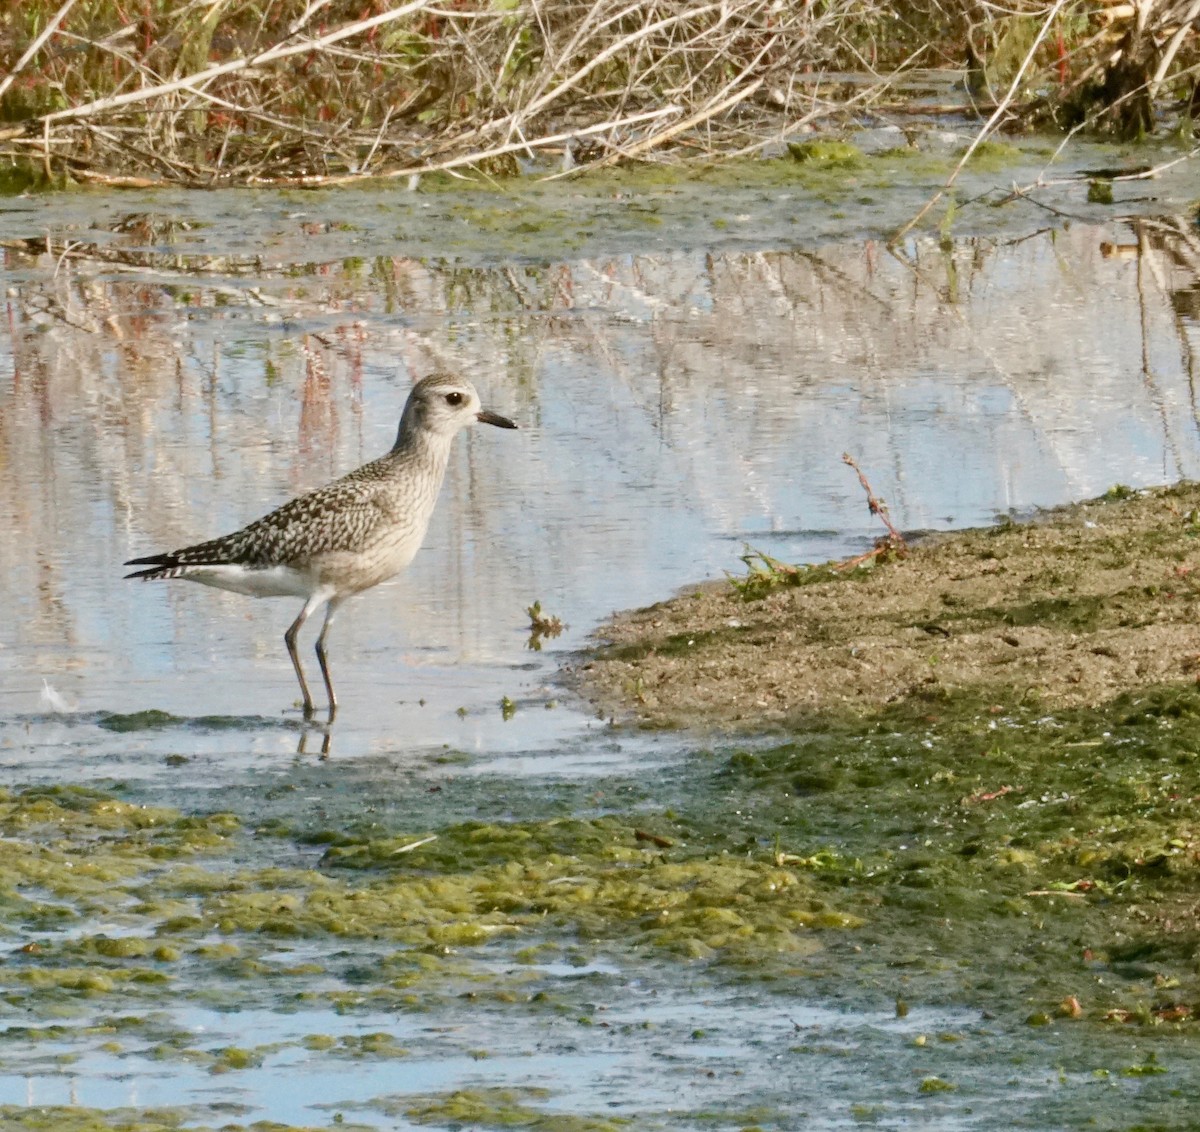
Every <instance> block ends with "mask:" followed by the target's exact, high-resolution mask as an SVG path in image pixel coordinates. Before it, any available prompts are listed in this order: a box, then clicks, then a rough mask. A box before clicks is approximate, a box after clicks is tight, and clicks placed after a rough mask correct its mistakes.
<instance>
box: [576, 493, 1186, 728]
mask: <svg viewBox="0 0 1200 1132" xmlns="http://www.w3.org/2000/svg"><path fill="white" fill-rule="evenodd" d="M1198 538H1200V486H1198V485H1196V484H1190V483H1185V484H1179V485H1176V486H1172V487H1165V488H1158V489H1153V490H1149V491H1143V492H1136V493H1135V492H1132V491H1129V490H1127V489H1124V488H1120V487H1117V488H1114V489H1112V490H1111V491H1110V492H1109V493H1107V494H1106V495H1105V496H1103V497H1101V498H1099V499H1095V500H1090V501H1088V502H1084V503H1079V504H1074V505H1071V506H1067V507H1063V508H1057V509H1054V510H1050V511H1046V512H1043V513H1040V514H1038V515H1037V516H1036V517H1034V518H1033V519H1032V520H1031V521H1029V522H1022V523H1014V522H1011V521H1005V522H1003V523H1000V524H997V525H996V526H993V527H991V528H982V529H975V530H966V531H960V532H955V533H952V534H936V535H932V536H929V537H927V538H924V539H922V540H920V541H919V542H918V543H917V544H916V545H914V546H912V547H911V550H910V553H909V554H908V555H907V557H904V558H893V559H892V560H890V561H886V562H883V563H881V564H877V563H876V562H875V561H874V560H869V561H867V562H866V563H864V564H862V565H860V566H857V567H851V568H848V569H843V568H841V567H840V566H838V565H836V564H826V565H815V566H811V567H806V568H802V569H801V570H800V572H799V573H798V574H795V575H792V574H785V573H782V572H781V573H779V574H777V575H776V576H775V577H771V576H769V572H768V571H765V570H763V569H762V567H761V565H760V567H759V571H758V574H756V576H755V577H754V578H753V579H751V587H752V588H753V589H754V590H755V592H756V593H757V594H760V595H761V596H757V597H755V598H752V599H751V600H746V598H744V597H743V596H742V595H741V594H740V593H739V588H740V587H739V585H736V584H734V583H736V582H738V579H737V578H735V579H734V580H733V583H725V582H713V583H708V584H703V585H700V586H692V587H688V589H687V590H685V591H684V592H682V593H681V594H680V595H679V596H677V597H675V598H673V599H672V600H669V601H665V602H661V603H659V604H656V605H653V606H650V607H649V608H646V609H641V610H635V611H632V612H628V613H622V614H619V615H617V616H616V617H615V618H613V619H612V620H611V621H610V622H609V623H608V624H606V625H605V626H603V628H602V629H601V630H600V631H599V632H598V634H597V636H598V637H599V639H600V641H601V644H600V645H599V647H597V648H596V649H595V650H594V651H592V652H591V653H589V654H587V655H586V656H585V657H583V658H582V659H581V660H579V661H577V662H576V663H575V664H573V665H572V666H571V669H570V673H569V679H570V682H571V683H572V685H573V686H574V687H576V688H577V689H578V690H579V691H580V692H581V693H582V694H583V695H585V696H586V697H587V698H589V699H590V700H591V701H592V702H593V703H594V704H595V705H596V706H597V708H598V710H599V711H601V712H602V713H604V714H605V715H607V716H612V717H616V718H621V719H626V720H633V721H636V722H637V723H638V724H640V725H642V726H647V727H656V728H657V727H688V728H700V729H702V730H706V731H712V732H719V733H727V734H754V733H760V732H764V731H766V732H778V731H781V730H792V729H797V728H803V727H804V726H805V724H806V723H807V722H808V721H809V719H810V717H812V716H814V715H820V714H822V713H835V714H839V715H840V714H845V713H852V714H866V713H873V712H877V711H880V710H883V709H885V708H887V707H888V706H890V705H894V704H897V703H900V702H902V701H906V700H915V701H919V702H926V703H934V702H936V701H938V700H939V699H944V698H946V697H948V696H953V695H956V694H961V693H969V694H970V695H971V696H973V697H977V698H979V699H981V700H989V701H993V702H994V703H995V704H996V705H998V706H999V707H1005V706H1010V705H1013V704H1026V705H1041V706H1042V707H1045V708H1046V709H1051V710H1053V709H1058V708H1079V707H1095V706H1097V705H1099V704H1101V703H1103V702H1105V701H1107V700H1110V699H1111V698H1113V697H1114V696H1116V695H1118V694H1120V693H1122V692H1131V691H1134V690H1137V689H1139V688H1145V687H1150V686H1152V685H1156V684H1163V683H1173V682H1179V683H1186V684H1194V683H1195V680H1196V672H1197V664H1198V661H1200V625H1198V622H1200V578H1198V577H1196V576H1194V574H1193V569H1194V566H1195V563H1196V561H1197V557H1198V555H1200V545H1198V543H1197V539H1198ZM741 588H744V587H741Z"/></svg>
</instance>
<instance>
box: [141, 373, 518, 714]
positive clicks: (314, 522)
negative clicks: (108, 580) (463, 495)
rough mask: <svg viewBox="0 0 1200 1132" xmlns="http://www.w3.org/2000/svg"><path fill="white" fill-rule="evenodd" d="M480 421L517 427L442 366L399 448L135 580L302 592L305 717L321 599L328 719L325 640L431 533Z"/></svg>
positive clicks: (174, 555)
mask: <svg viewBox="0 0 1200 1132" xmlns="http://www.w3.org/2000/svg"><path fill="white" fill-rule="evenodd" d="M475 421H482V422H483V423H484V424H490V425H496V426H497V427H498V428H516V427H517V426H516V425H515V424H513V422H512V421H510V420H509V419H508V418H507V417H502V416H500V415H499V414H497V413H493V412H489V411H488V410H487V409H484V408H483V407H482V406H481V405H480V403H479V394H477V393H476V392H475V387H474V386H473V385H471V383H470V382H469V381H465V380H463V379H462V378H461V377H454V376H452V375H449V374H434V375H432V376H431V377H427V378H425V379H424V380H422V381H419V382H417V384H416V385H414V386H413V389H412V392H411V393H410V394H409V395H408V401H407V403H406V404H405V406H404V412H403V414H402V415H401V417H400V429H399V431H398V432H397V434H396V443H395V444H394V445H393V446H392V450H391V451H390V452H389V453H388V454H387V455H386V456H381V457H380V458H379V459H378V460H372V461H371V463H369V464H364V465H363V466H362V467H361V468H356V469H355V470H354V471H352V472H350V473H349V474H347V475H344V476H342V478H341V479H338V480H334V481H333V482H332V483H329V484H326V485H325V486H324V487H320V488H317V489H316V490H315V491H310V492H308V494H306V495H300V496H297V497H296V498H295V499H292V500H290V501H289V502H287V503H285V504H284V505H283V506H282V507H279V508H277V509H276V510H274V511H272V512H271V513H270V514H269V515H264V516H263V517H262V518H261V519H258V520H256V521H255V522H253V523H251V524H250V525H249V526H246V527H243V528H242V529H241V530H240V531H234V532H233V534H228V535H223V536H222V537H220V538H215V539H210V540H209V541H208V542H200V543H196V544H195V545H194V546H185V547H184V548H183V549H182V550H174V551H172V552H171V553H170V554H151V555H149V556H147V557H146V558H131V559H130V560H129V561H128V562H126V563H125V565H126V566H143V567H146V568H145V569H142V570H135V571H133V572H132V573H130V574H126V575H125V577H127V578H142V579H143V580H145V581H158V580H159V579H165V578H186V579H187V580H188V581H190V582H200V583H201V584H202V585H205V586H215V587H216V588H217V589H222V590H232V591H233V592H234V593H239V594H247V595H249V596H250V597H302V598H303V599H304V608H303V609H301V610H300V615H299V616H298V617H297V618H296V620H295V621H293V622H292V625H291V628H289V629H288V631H287V632H286V633H285V634H284V635H283V639H284V642H285V644H286V645H287V650H288V655H289V656H290V657H291V658H292V666H293V667H294V668H295V669H296V678H297V679H298V680H299V681H300V691H301V693H302V694H303V696H304V716H305V718H306V719H311V718H312V715H313V713H314V711H315V710H316V708H315V705H314V704H313V698H312V695H311V693H310V692H309V690H308V682H307V681H306V680H305V679H304V669H303V668H302V667H301V665H300V657H299V654H298V653H297V652H296V636H297V634H298V633H299V632H300V629H301V627H302V626H303V625H304V622H305V621H307V620H308V618H309V617H310V616H311V615H312V614H313V613H315V612H316V611H317V610H318V609H320V608H321V607H322V606H324V607H325V623H324V624H323V625H322V627H321V633H320V636H318V637H317V660H318V661H319V662H320V665H321V676H322V677H323V678H324V680H325V691H326V692H327V693H328V695H329V719H330V722H332V721H333V717H334V715H335V714H336V712H337V696H336V695H335V694H334V691H333V680H332V679H330V676H329V657H328V654H327V652H326V648H325V638H326V636H327V634H328V633H329V626H330V625H332V624H333V619H334V615H335V614H336V613H337V611H338V608H339V607H340V606H341V604H342V603H343V602H344V601H345V600H346V599H347V598H348V597H353V595H354V594H357V593H362V591H363V590H367V589H370V588H371V587H372V586H376V585H378V584H379V583H380V582H383V581H386V580H387V579H388V578H391V577H392V576H393V575H395V574H398V573H399V572H400V571H401V570H403V569H404V567H405V566H407V565H408V564H409V563H410V562H411V561H412V559H413V556H414V555H415V554H416V553H417V550H418V548H419V547H420V545H421V542H422V540H423V539H424V538H425V530H426V528H427V527H428V526H429V518H430V516H431V515H432V514H433V507H434V504H435V503H436V502H437V496H438V491H439V489H440V488H441V486H442V478H443V476H444V475H445V472H446V462H447V461H448V460H449V458H450V445H451V442H452V441H453V440H454V436H455V434H456V433H457V432H458V431H459V429H461V428H462V427H463V426H464V425H469V424H472V423H474V422H475Z"/></svg>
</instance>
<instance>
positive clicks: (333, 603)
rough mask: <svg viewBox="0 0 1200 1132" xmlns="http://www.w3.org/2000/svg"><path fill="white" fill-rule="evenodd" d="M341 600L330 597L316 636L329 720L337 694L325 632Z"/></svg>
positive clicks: (334, 707) (332, 715)
mask: <svg viewBox="0 0 1200 1132" xmlns="http://www.w3.org/2000/svg"><path fill="white" fill-rule="evenodd" d="M339 605H341V602H340V601H339V600H338V599H337V598H336V597H335V598H331V599H330V601H329V605H328V606H327V607H326V609H325V624H324V625H322V626H321V635H320V636H319V637H318V638H317V660H318V661H319V662H320V664H321V675H322V676H323V677H324V678H325V691H326V692H328V693H329V722H330V723H332V722H333V717H334V716H335V715H337V696H336V695H334V692H333V679H332V678H331V677H330V675H329V656H328V654H327V653H326V652H325V634H326V633H328V632H329V626H330V625H332V624H333V615H334V614H335V613H336V612H337V609H338V606H339Z"/></svg>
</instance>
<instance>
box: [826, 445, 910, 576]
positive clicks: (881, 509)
mask: <svg viewBox="0 0 1200 1132" xmlns="http://www.w3.org/2000/svg"><path fill="white" fill-rule="evenodd" d="M842 463H844V464H849V465H850V467H852V468H853V469H854V471H855V473H856V474H857V475H858V482H859V483H860V484H862V486H863V491H865V492H866V493H867V507H868V508H869V509H870V511H871V514H872V515H878V516H879V519H880V521H881V522H882V523H883V525H884V526H885V527H887V532H888V533H887V534H886V535H884V536H883V537H882V538H879V539H876V541H875V546H874V548H873V549H871V550H868V551H867V552H866V554H859V555H857V556H855V557H854V558H848V559H847V560H846V561H845V562H839V563H838V565H837V569H839V570H850V569H853V568H854V567H855V566H861V565H862V564H863V563H864V562H866V561H868V560H869V559H871V558H878V557H879V556H880V555H883V556H885V557H886V556H888V555H895V556H896V557H897V558H903V557H904V556H905V555H907V554H908V543H907V542H905V541H904V536H903V535H902V534H901V533H900V532H899V531H898V530H896V527H895V525H894V524H893V523H892V519H891V516H890V515H889V514H888V507H887V504H886V503H885V502H884V501H883V500H882V499H880V498H879V496H877V495H876V494H875V492H874V490H873V489H872V487H871V484H870V481H869V480H868V479H867V477H866V476H865V475H864V474H863V470H862V468H860V467H859V466H858V461H857V460H855V459H854V457H853V456H851V455H850V453H849V452H843V453H842Z"/></svg>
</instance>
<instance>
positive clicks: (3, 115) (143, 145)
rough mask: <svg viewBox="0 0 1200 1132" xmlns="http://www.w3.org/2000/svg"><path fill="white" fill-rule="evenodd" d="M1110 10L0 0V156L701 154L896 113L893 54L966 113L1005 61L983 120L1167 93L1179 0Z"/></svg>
mask: <svg viewBox="0 0 1200 1132" xmlns="http://www.w3.org/2000/svg"><path fill="white" fill-rule="evenodd" d="M1193 9H1196V11H1193ZM1124 11H1125V10H1124V9H1123V8H1122V9H1117V8H1114V7H1113V6H1112V5H1108V4H1103V3H1077V4H1063V3H1062V2H1061V0H1060V2H1059V3H1056V4H1049V3H1043V2H1041V0H1038V2H1027V3H1024V4H1021V3H1018V5H1017V6H1016V7H1014V8H1011V9H1006V10H1005V11H1004V12H1000V11H999V10H995V11H993V10H992V9H990V8H984V9H980V8H978V7H977V6H975V5H971V4H967V3H965V2H964V0H955V2H953V3H951V4H949V5H942V4H936V3H925V4H921V3H918V4H915V5H914V4H904V5H901V4H890V3H878V2H871V0H837V2H834V3H830V4H824V5H809V4H798V3H784V4H779V3H777V2H776V0H715V2H712V3H700V4H691V3H689V4H685V3H681V2H678V0H672V2H660V3H649V4H646V3H636V2H633V0H554V2H550V3H546V2H534V0H496V2H493V3H482V2H472V0H451V2H450V3H441V4H439V3H428V2H425V0H410V2H407V3H403V2H399V0H388V2H384V0H373V2H364V0H311V2H309V3H307V4H305V3H302V2H300V0H205V2H203V3H201V2H199V0H139V2H135V3H126V4H122V3H118V2H117V0H65V2H63V3H61V4H58V5H53V4H51V3H47V2H46V0H23V2H22V3H21V4H12V5H7V6H6V8H5V11H4V12H3V13H0V75H3V76H4V78H3V79H0V121H3V122H7V123H9V124H10V125H8V126H7V127H0V158H7V159H8V161H9V162H10V163H16V164H18V165H21V166H22V167H26V168H30V169H35V170H37V171H39V172H40V174H41V175H42V176H44V177H45V178H46V179H47V180H48V181H51V182H55V181H57V180H61V179H63V178H73V179H81V180H98V181H105V182H108V183H117V184H142V183H161V182H167V183H182V184H192V185H222V184H245V183H251V184H255V183H260V184H261V183H284V184H296V185H316V184H330V183H337V182H339V181H342V180H345V179H354V178H360V177H364V176H389V177H411V176H415V175H419V174H421V173H425V172H430V171H433V170H457V169H467V168H470V169H472V170H475V171H477V172H482V173H484V174H486V175H489V176H497V175H504V174H509V173H514V172H518V171H520V170H522V169H525V168H528V167H531V166H532V167H535V168H537V169H538V170H539V171H541V172H543V173H547V172H549V173H554V172H561V171H566V170H569V169H571V168H576V167H579V166H595V165H602V164H605V163H609V162H614V161H627V160H637V159H647V158H649V157H651V156H654V157H665V156H668V155H670V156H673V157H677V158H679V157H693V158H703V159H706V160H709V159H713V158H714V157H723V156H728V155H730V154H739V153H747V152H757V151H758V150H760V149H761V147H762V146H763V145H764V144H768V143H770V142H776V143H781V142H783V141H785V140H786V139H787V138H788V137H789V136H790V135H792V134H795V133H797V132H800V131H803V130H804V129H805V128H806V127H809V126H811V125H812V124H814V123H816V122H819V121H824V122H828V121H830V120H834V121H839V120H840V121H846V120H850V119H857V118H859V117H861V116H862V115H863V114H864V113H867V112H868V111H872V110H874V111H878V110H880V109H881V108H884V107H885V106H895V105H896V104H897V103H898V102H901V101H902V99H901V98H900V96H899V95H898V94H897V91H896V82H897V79H898V78H899V77H902V76H903V75H904V74H905V73H907V72H908V71H909V70H910V69H911V68H912V67H913V66H915V65H917V64H919V65H921V66H923V67H942V68H945V67H951V68H957V69H959V70H961V71H962V73H963V75H964V77H965V80H966V81H965V87H966V90H965V92H964V94H963V96H962V100H961V104H960V109H962V110H964V111H966V112H970V111H972V110H973V109H975V108H979V109H985V110H987V109H989V108H994V106H995V104H996V102H997V98H998V95H997V93H996V92H997V91H1000V90H1003V89H1004V88H1005V85H1006V84H1007V83H1008V82H1009V79H1010V77H1011V76H1013V75H1016V74H1017V73H1018V70H1019V69H1020V70H1021V74H1022V76H1023V77H1022V79H1021V82H1020V83H1019V84H1015V86H1016V88H1017V89H1014V90H1013V91H1012V97H1011V98H1010V99H1009V100H1008V102H1007V103H1006V104H1005V116H1006V117H1010V116H1012V115H1017V114H1022V113H1029V112H1033V111H1034V110H1035V109H1036V110H1038V111H1039V112H1040V113H1042V114H1043V115H1044V116H1050V117H1054V116H1055V115H1058V116H1059V117H1062V118H1063V119H1064V120H1065V119H1066V118H1067V117H1072V118H1073V119H1075V120H1078V119H1079V118H1080V117H1081V115H1082V117H1084V118H1087V117H1088V116H1089V115H1090V114H1092V109H1091V108H1090V103H1094V104H1095V105H1097V106H1100V105H1103V106H1106V107H1109V108H1110V109H1111V107H1112V105H1113V104H1114V103H1115V104H1116V107H1117V110H1115V111H1113V113H1117V114H1122V113H1125V111H1128V113H1129V114H1132V113H1133V111H1134V109H1135V108H1136V107H1142V108H1143V109H1144V106H1145V101H1146V98H1149V99H1150V105H1151V106H1152V107H1157V106H1159V105H1160V104H1161V103H1162V102H1163V101H1164V100H1170V99H1174V100H1179V99H1184V98H1187V97H1190V95H1191V91H1192V88H1193V87H1194V83H1195V75H1196V66H1197V64H1196V56H1197V49H1196V39H1197V37H1196V35H1195V34H1194V30H1193V26H1192V25H1193V24H1194V22H1195V19H1196V17H1197V16H1200V0H1174V2H1166V0H1148V2H1147V3H1146V4H1143V5H1139V6H1137V13H1136V17H1132V16H1127V15H1122V14H1121V13H1123V12H1124ZM1189 21H1190V22H1189ZM1030 45H1037V50H1036V51H1034V52H1032V53H1031V52H1030V51H1029V46H1030ZM1121 66H1124V68H1125V70H1124V71H1123V72H1121V73H1120V74H1118V73H1117V71H1118V70H1119V68H1120V67H1121ZM1122 107H1124V108H1125V110H1124V111H1122V110H1121V108H1122ZM1138 113H1141V110H1139V111H1138ZM1095 117H1096V120H1099V116H1098V115H1097V116H1095ZM1126 117H1128V114H1126ZM1122 120H1124V119H1122ZM1134 120H1135V125H1137V126H1138V128H1141V129H1145V128H1146V125H1147V123H1146V122H1145V120H1144V114H1143V115H1142V117H1141V118H1138V117H1137V115H1136V114H1134Z"/></svg>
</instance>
